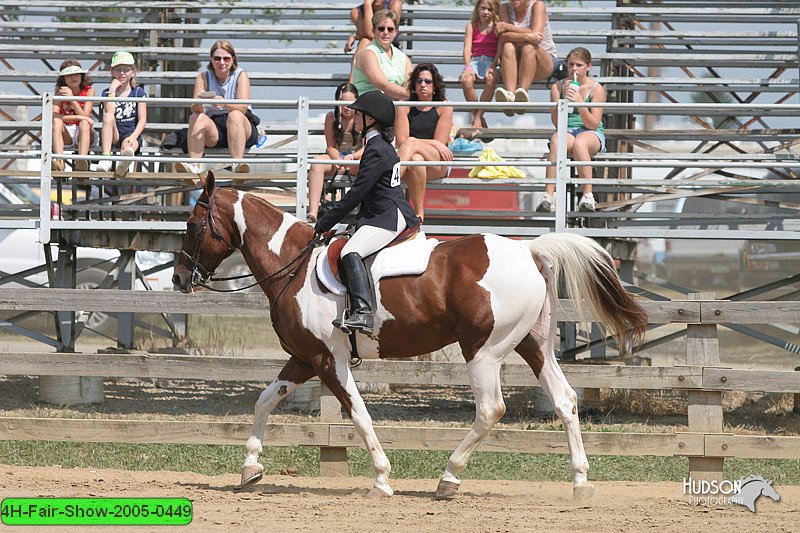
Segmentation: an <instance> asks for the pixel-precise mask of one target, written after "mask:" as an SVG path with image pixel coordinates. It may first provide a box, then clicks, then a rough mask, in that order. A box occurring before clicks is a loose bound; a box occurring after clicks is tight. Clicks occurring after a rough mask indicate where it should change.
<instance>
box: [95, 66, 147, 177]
mask: <svg viewBox="0 0 800 533" xmlns="http://www.w3.org/2000/svg"><path fill="white" fill-rule="evenodd" d="M103 96H109V97H111V98H125V97H130V98H144V97H145V96H147V94H146V93H145V92H144V89H143V88H142V87H140V86H139V84H138V83H136V66H135V61H134V59H133V55H132V54H131V53H130V52H125V51H122V50H121V51H119V52H117V53H115V54H114V55H113V57H112V58H111V83H110V84H109V86H108V89H105V90H103ZM103 111H104V113H103V129H102V131H101V133H100V143H101V145H102V148H103V155H111V149H112V148H116V149H118V150H120V151H121V153H122V155H123V156H125V157H132V156H133V155H135V154H136V152H138V151H139V148H140V147H141V145H142V132H143V131H144V128H145V126H146V125H147V104H145V103H144V102H141V101H140V102H131V101H124V102H114V101H111V102H104V103H103ZM130 166H131V162H130V161H120V162H118V163H117V166H116V169H115V170H114V174H115V175H117V176H119V177H122V176H125V175H126V174H127V173H128V169H130ZM97 169H98V170H102V171H104V172H108V171H109V170H111V160H109V159H105V160H103V161H100V162H99V163H98V164H97Z"/></svg>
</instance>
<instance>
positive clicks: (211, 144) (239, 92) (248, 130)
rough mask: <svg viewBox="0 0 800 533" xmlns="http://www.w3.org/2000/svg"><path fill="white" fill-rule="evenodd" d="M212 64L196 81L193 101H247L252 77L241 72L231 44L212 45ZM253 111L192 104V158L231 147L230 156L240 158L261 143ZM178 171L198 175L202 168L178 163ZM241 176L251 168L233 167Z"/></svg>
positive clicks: (243, 106) (241, 106)
mask: <svg viewBox="0 0 800 533" xmlns="http://www.w3.org/2000/svg"><path fill="white" fill-rule="evenodd" d="M210 55H211V61H209V63H208V68H207V70H206V71H204V72H201V73H200V74H198V75H197V78H196V79H195V82H194V98H209V99H212V100H221V99H225V100H235V99H238V100H247V99H249V98H250V77H249V76H248V75H247V71H246V70H243V69H240V68H239V64H238V62H237V61H236V52H235V51H234V49H233V45H232V44H231V43H230V42H228V41H224V40H221V41H217V42H215V43H214V44H213V45H211V54H210ZM251 117H253V118H255V115H253V111H252V109H250V106H248V105H246V104H207V105H201V104H192V116H191V117H190V118H189V135H188V138H187V145H188V148H189V157H191V158H199V157H203V153H204V152H205V149H206V148H228V150H229V151H230V154H231V157H232V158H234V159H240V158H242V157H244V151H245V150H246V149H247V148H250V147H251V146H253V145H254V144H256V141H257V140H258V130H257V129H256V127H255V126H256V125H257V124H253V123H252V122H251V120H253V118H251ZM175 166H176V170H177V171H178V172H191V173H193V174H199V173H200V172H201V170H202V169H201V168H200V167H199V166H198V165H195V164H188V165H187V164H184V163H178V164H177V165H175ZM234 171H235V172H238V173H247V172H250V165H248V164H247V163H239V164H237V165H234Z"/></svg>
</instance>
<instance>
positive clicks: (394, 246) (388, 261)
mask: <svg viewBox="0 0 800 533" xmlns="http://www.w3.org/2000/svg"><path fill="white" fill-rule="evenodd" d="M347 239H349V236H341V237H337V238H335V239H334V240H332V241H331V242H330V244H329V245H328V246H327V247H326V248H324V249H323V250H322V251H321V252H320V253H319V254H318V255H317V258H316V266H315V272H316V275H317V279H319V281H320V283H321V284H322V286H323V287H325V288H327V289H328V290H329V291H331V292H332V293H334V294H337V295H344V294H346V292H347V291H346V289H345V287H344V285H343V284H342V282H341V278H340V277H339V255H340V253H341V251H342V248H343V247H344V245H345V244H346V243H347ZM438 244H439V241H438V240H436V239H429V238H427V237H426V236H425V233H424V232H423V231H421V230H420V226H419V225H417V226H415V227H412V228H407V229H406V230H405V231H403V232H402V233H401V234H400V235H398V236H397V238H396V239H395V240H393V241H392V242H391V243H389V244H388V245H387V246H386V247H385V248H383V249H382V250H380V251H379V252H377V253H375V254H372V255H370V256H368V257H366V258H365V261H364V262H365V263H366V266H367V269H368V270H369V271H370V274H371V276H372V281H373V283H377V282H378V281H379V280H380V279H381V278H386V277H391V276H405V275H414V274H422V273H423V272H425V269H426V268H427V266H428V260H429V259H430V255H431V252H432V251H433V249H434V248H435V247H436V245H438Z"/></svg>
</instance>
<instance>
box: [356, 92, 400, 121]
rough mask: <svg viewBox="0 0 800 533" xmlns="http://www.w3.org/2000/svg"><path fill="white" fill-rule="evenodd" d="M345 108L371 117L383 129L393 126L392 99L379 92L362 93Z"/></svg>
mask: <svg viewBox="0 0 800 533" xmlns="http://www.w3.org/2000/svg"><path fill="white" fill-rule="evenodd" d="M347 107H349V108H350V109H354V110H356V111H361V112H362V113H364V114H365V115H369V116H371V117H372V118H374V119H375V122H377V123H378V124H380V125H381V126H383V127H384V128H391V127H393V126H394V104H393V103H392V99H391V98H389V97H388V96H386V95H385V94H384V93H383V92H381V91H370V92H368V93H364V94H362V95H361V96H359V97H358V98H357V99H356V101H355V102H353V103H352V104H350V105H349V106H347Z"/></svg>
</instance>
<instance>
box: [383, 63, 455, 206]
mask: <svg viewBox="0 0 800 533" xmlns="http://www.w3.org/2000/svg"><path fill="white" fill-rule="evenodd" d="M408 90H409V92H410V94H411V97H410V100H412V101H418V102H444V101H446V100H445V97H444V91H445V87H444V80H443V79H442V76H441V74H439V70H438V69H437V68H436V66H435V65H432V64H431V63H420V64H419V65H417V67H416V68H415V69H414V70H413V71H412V72H411V76H410V78H409V80H408ZM452 127H453V108H452V107H450V106H438V107H433V106H427V105H421V106H415V107H398V109H397V118H396V119H395V130H396V131H397V152H398V154H399V155H400V160H401V161H452V160H453V152H451V151H450V149H449V148H448V147H447V140H448V139H449V137H450V130H451V129H452ZM448 172H449V167H446V166H439V165H437V166H430V167H423V166H413V167H411V166H405V167H403V170H402V172H401V176H402V179H403V180H404V181H405V182H406V184H407V185H408V194H409V197H410V198H411V203H412V204H414V210H415V211H416V213H417V216H418V217H420V218H423V216H424V214H425V211H424V207H423V204H424V202H425V188H426V183H427V182H428V181H429V180H435V179H440V178H444V177H446V176H447V174H448Z"/></svg>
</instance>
